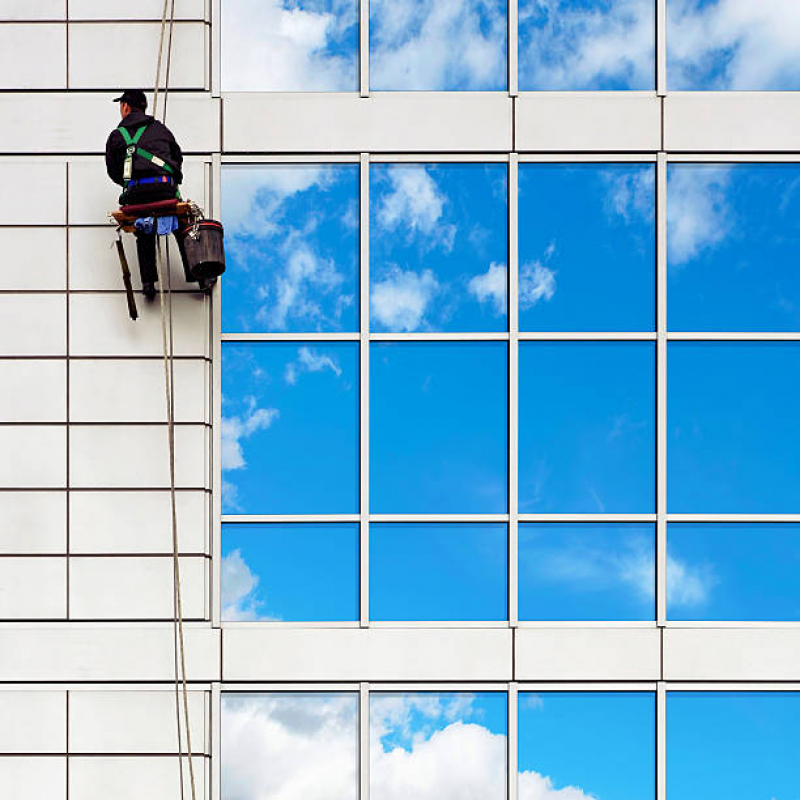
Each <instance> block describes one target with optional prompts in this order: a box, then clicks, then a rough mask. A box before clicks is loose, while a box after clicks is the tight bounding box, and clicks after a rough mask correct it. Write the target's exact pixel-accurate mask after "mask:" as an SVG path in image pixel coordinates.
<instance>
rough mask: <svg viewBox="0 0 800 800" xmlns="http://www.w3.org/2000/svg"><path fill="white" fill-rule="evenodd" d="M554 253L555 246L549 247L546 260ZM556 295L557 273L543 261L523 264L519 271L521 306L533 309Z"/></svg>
mask: <svg viewBox="0 0 800 800" xmlns="http://www.w3.org/2000/svg"><path fill="white" fill-rule="evenodd" d="M553 251H554V245H552V244H551V245H550V247H548V249H547V252H546V254H545V259H547V258H549V257H550V256H551V255H552V253H553ZM555 293H556V271H555V270H554V269H550V267H547V266H545V265H544V264H542V262H541V261H534V262H528V263H527V264H523V265H522V266H521V267H520V270H519V306H520V308H533V306H535V305H536V304H537V303H539V302H540V301H542V300H544V301H545V302H546V301H547V300H552V299H553V297H554V295H555Z"/></svg>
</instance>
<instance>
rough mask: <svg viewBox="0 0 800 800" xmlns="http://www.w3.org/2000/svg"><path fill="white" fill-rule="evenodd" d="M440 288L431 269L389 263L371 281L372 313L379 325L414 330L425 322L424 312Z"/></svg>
mask: <svg viewBox="0 0 800 800" xmlns="http://www.w3.org/2000/svg"><path fill="white" fill-rule="evenodd" d="M438 292H439V283H438V281H437V280H436V277H435V276H434V274H433V272H431V270H429V269H426V270H423V271H422V272H421V273H418V272H414V271H413V270H408V271H407V272H406V271H403V270H401V269H400V268H399V267H396V266H395V267H392V268H391V269H390V270H389V271H388V272H387V274H386V276H385V277H384V278H383V279H382V280H379V281H374V282H373V284H372V289H371V292H370V302H371V309H372V315H373V318H374V319H375V321H376V322H377V323H378V324H379V325H383V326H385V327H387V328H389V329H391V330H393V331H416V330H419V329H420V328H421V327H424V326H425V314H426V312H427V310H428V306H429V305H430V303H431V301H432V300H433V298H434V297H435V296H436V295H437V294H438Z"/></svg>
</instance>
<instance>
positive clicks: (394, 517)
mask: <svg viewBox="0 0 800 800" xmlns="http://www.w3.org/2000/svg"><path fill="white" fill-rule="evenodd" d="M369 519H370V522H508V519H509V517H508V514H370V515H369Z"/></svg>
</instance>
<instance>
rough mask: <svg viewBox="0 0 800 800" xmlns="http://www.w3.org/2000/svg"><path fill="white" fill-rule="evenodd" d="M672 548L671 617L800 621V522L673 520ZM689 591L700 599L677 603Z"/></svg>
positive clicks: (669, 564) (670, 530) (670, 528)
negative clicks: (691, 569) (690, 566)
mask: <svg viewBox="0 0 800 800" xmlns="http://www.w3.org/2000/svg"><path fill="white" fill-rule="evenodd" d="M667 547H668V554H669V558H668V560H667V616H668V617H669V618H670V619H676V620H698V619H709V620H733V621H745V620H777V621H796V620H800V586H799V585H798V582H797V575H798V571H799V570H800V525H794V524H786V523H781V524H773V525H759V524H751V523H737V524H730V523H703V524H694V523H691V524H690V523H670V525H669V526H668V528H667ZM676 562H678V566H676ZM687 562H691V563H694V564H695V565H697V566H696V574H695V576H694V577H693V578H691V579H690V580H687V579H686V575H685V570H684V568H683V564H685V563H687ZM676 584H680V586H678V585H676ZM687 592H688V593H692V594H694V595H695V596H696V597H697V599H698V600H699V602H697V603H692V604H688V605H687V604H685V603H679V602H676V601H680V600H681V599H685V595H686V593H687Z"/></svg>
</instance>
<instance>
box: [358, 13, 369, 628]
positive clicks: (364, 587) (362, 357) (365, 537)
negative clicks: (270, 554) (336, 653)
mask: <svg viewBox="0 0 800 800" xmlns="http://www.w3.org/2000/svg"><path fill="white" fill-rule="evenodd" d="M361 1H362V6H363V5H366V2H367V0H361ZM369 162H370V158H369V153H362V154H361V157H360V160H359V184H360V193H359V209H360V221H361V225H360V234H359V235H360V256H361V257H360V280H359V286H360V296H359V308H360V327H359V336H360V339H359V369H360V373H359V374H360V392H359V421H360V422H359V425H360V427H359V448H360V459H359V514H360V519H359V543H360V547H359V576H360V579H359V609H360V610H359V621H360V623H361V626H362V627H367V626H369V339H370V327H369Z"/></svg>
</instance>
